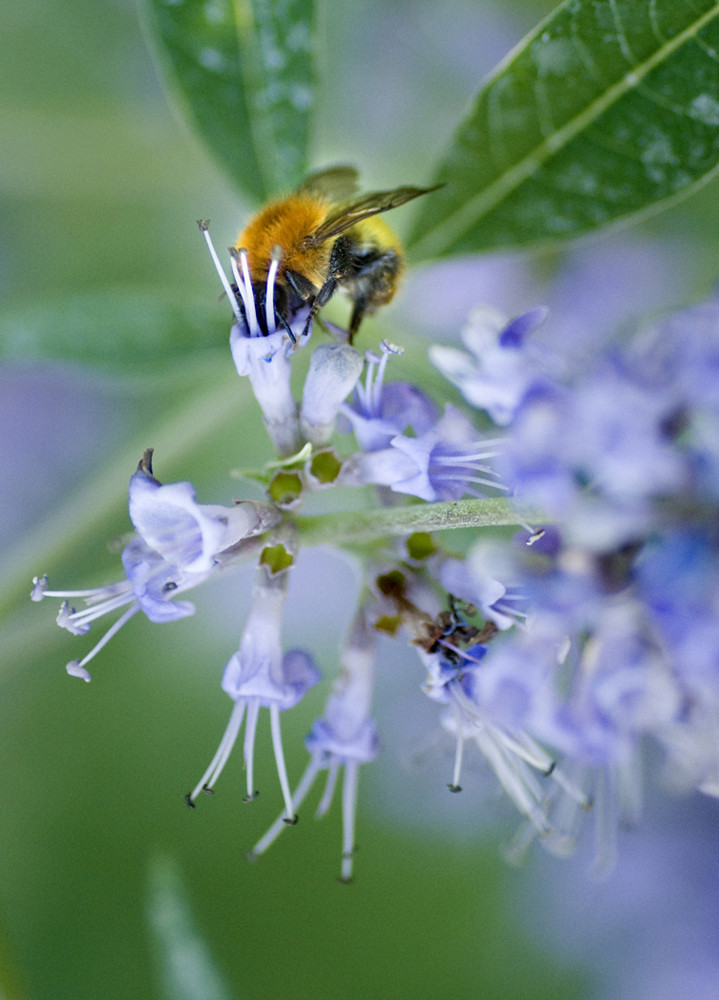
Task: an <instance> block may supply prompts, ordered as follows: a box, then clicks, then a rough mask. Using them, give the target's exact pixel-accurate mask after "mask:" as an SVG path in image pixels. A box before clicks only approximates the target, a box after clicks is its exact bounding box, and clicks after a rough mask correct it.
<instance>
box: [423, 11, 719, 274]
mask: <svg viewBox="0 0 719 1000" xmlns="http://www.w3.org/2000/svg"><path fill="white" fill-rule="evenodd" d="M717 163H719V4H718V3H716V2H714V0H711V2H710V0H690V2H686V0H683V2H682V3H677V2H675V0H568V2H566V3H564V4H563V5H562V6H561V7H559V8H558V9H557V11H556V12H555V13H554V14H552V15H551V16H550V17H549V18H548V19H547V20H546V21H545V22H544V23H543V24H541V25H540V26H539V27H538V28H537V30H536V31H535V32H533V33H532V34H531V35H530V36H529V37H528V38H527V39H525V41H524V42H522V44H521V45H520V46H518V48H517V49H515V50H514V52H512V53H510V55H509V56H508V57H507V59H506V60H505V62H504V63H503V64H501V65H500V67H499V68H498V70H497V71H496V73H495V74H494V75H493V76H492V77H491V78H490V79H489V80H488V81H487V83H486V84H485V86H484V87H483V88H482V90H481V91H480V93H479V95H478V96H477V98H476V101H475V102H474V105H473V107H472V109H471V111H470V113H469V114H468V116H467V117H466V118H465V120H464V121H463V122H462V124H461V125H460V127H459V129H458V131H457V133H456V134H455V136H454V139H453V142H452V145H451V146H450V148H449V150H448V152H447V154H446V156H445V158H444V160H443V162H442V163H441V165H440V167H439V169H438V172H437V175H436V178H435V181H436V182H438V183H444V185H445V186H444V187H443V188H442V189H441V190H440V191H438V192H436V193H435V194H433V195H432V196H431V197H430V198H427V199H425V200H424V202H423V204H422V205H421V206H420V214H419V216H418V219H417V221H416V225H415V227H414V230H413V232H412V234H411V237H410V239H409V241H408V244H409V245H410V246H411V247H412V255H413V257H414V258H415V259H418V258H422V257H432V256H441V255H443V254H450V253H469V252H473V251H477V250H487V249H493V248H502V247H516V246H521V245H529V244H535V243H541V242H552V241H556V240H561V239H566V238H569V237H572V236H575V235H578V234H580V233H584V232H588V231H591V230H593V229H597V228H599V227H600V226H603V225H606V224H607V223H610V222H613V221H615V220H616V219H619V218H622V217H624V216H628V215H631V214H634V213H637V212H640V211H642V210H646V209H649V208H650V207H651V206H653V205H655V204H657V203H659V202H662V201H665V200H667V199H671V198H675V197H677V196H678V195H680V194H685V193H687V192H688V191H689V190H690V189H691V188H692V187H693V186H694V185H696V184H697V183H699V182H700V181H702V180H704V179H706V178H707V177H708V176H709V175H710V174H711V173H712V172H713V171H715V169H716V167H717Z"/></svg>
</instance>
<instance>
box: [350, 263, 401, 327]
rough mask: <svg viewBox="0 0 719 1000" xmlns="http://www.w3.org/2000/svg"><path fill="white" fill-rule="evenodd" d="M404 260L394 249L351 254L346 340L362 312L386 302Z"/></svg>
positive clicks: (370, 311) (394, 285)
mask: <svg viewBox="0 0 719 1000" xmlns="http://www.w3.org/2000/svg"><path fill="white" fill-rule="evenodd" d="M403 267H404V262H403V260H402V258H401V257H400V255H399V254H398V253H397V251H396V250H393V249H389V250H384V251H373V252H372V253H371V254H365V255H363V256H362V257H361V258H360V257H357V258H355V274H354V276H353V279H352V282H351V285H350V288H349V291H350V294H351V296H352V300H353V302H354V307H353V309H352V317H351V319H350V327H349V335H350V343H352V338H353V337H354V335H355V334H356V333H357V331H358V330H359V326H360V323H361V322H362V320H363V319H364V316H365V314H367V313H372V312H374V311H375V309H376V308H377V307H378V306H383V305H386V304H387V303H388V302H389V301H390V300H391V299H392V297H393V295H394V293H395V291H396V289H397V282H398V279H399V276H400V274H401V273H402V270H403Z"/></svg>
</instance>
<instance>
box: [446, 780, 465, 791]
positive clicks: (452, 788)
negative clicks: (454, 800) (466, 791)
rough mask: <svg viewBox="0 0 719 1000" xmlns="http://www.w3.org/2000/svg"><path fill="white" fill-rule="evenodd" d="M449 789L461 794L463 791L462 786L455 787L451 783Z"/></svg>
mask: <svg viewBox="0 0 719 1000" xmlns="http://www.w3.org/2000/svg"><path fill="white" fill-rule="evenodd" d="M447 788H449V790H450V792H461V791H462V786H461V785H453V784H452V783H451V782H450V784H448V785H447Z"/></svg>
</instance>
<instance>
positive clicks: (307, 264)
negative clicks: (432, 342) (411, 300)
mask: <svg viewBox="0 0 719 1000" xmlns="http://www.w3.org/2000/svg"><path fill="white" fill-rule="evenodd" d="M357 178H358V174H357V171H356V170H355V169H354V168H353V167H344V166H342V167H331V168H329V169H327V170H321V171H318V172H316V173H313V174H310V176H309V177H307V178H306V179H305V180H304V181H303V182H302V183H301V184H300V186H299V187H298V188H297V190H296V191H294V192H293V193H292V194H290V195H289V196H287V197H285V198H280V199H278V200H277V201H272V202H270V203H269V204H268V205H266V206H265V207H264V208H262V209H261V210H260V211H259V212H258V213H257V214H256V215H255V216H254V217H253V218H252V219H251V220H250V222H249V223H248V224H247V226H246V227H245V228H244V229H243V230H242V232H241V233H240V235H239V237H238V238H237V242H236V243H235V245H234V247H231V248H230V254H231V255H232V258H233V273H234V275H235V285H234V286H232V291H233V293H234V292H235V291H236V292H237V293H238V294H236V295H234V298H235V299H236V300H237V302H238V305H239V303H240V300H241V302H242V311H243V314H244V318H245V320H246V322H249V323H250V325H253V322H254V323H256V326H257V327H258V328H259V330H258V332H261V333H262V334H265V335H267V334H269V333H273V332H275V330H276V329H277V327H278V326H279V327H283V328H284V329H285V330H287V332H288V333H289V334H290V336H291V337H292V339H293V340H294V339H295V337H294V335H293V333H292V331H291V329H290V323H291V322H292V320H293V318H294V317H295V316H296V314H297V313H298V311H299V310H300V309H302V308H303V307H305V306H309V313H308V315H307V319H306V322H305V328H304V330H305V332H306V331H307V330H308V328H309V325H310V323H311V322H312V320H313V318H314V317H315V316H316V315H317V313H318V312H319V310H320V309H321V308H322V307H323V306H324V305H326V304H327V302H329V300H330V299H331V298H332V296H333V295H334V293H335V291H336V290H337V289H338V288H340V289H342V290H343V291H344V292H346V294H347V295H348V296H349V298H350V301H351V303H352V313H351V317H350V322H349V330H348V333H349V340H350V343H351V342H352V340H353V338H354V336H355V335H356V333H357V331H358V330H359V327H360V323H361V322H362V320H363V318H364V317H365V316H366V315H369V314H370V313H373V312H374V311H375V309H377V308H378V307H379V306H383V305H385V304H386V303H387V302H389V301H390V300H391V299H392V297H393V296H394V294H395V292H396V290H397V286H398V283H399V280H400V278H401V276H402V272H403V271H404V267H405V264H404V255H403V253H402V247H401V245H400V242H399V240H398V238H397V236H396V235H395V233H394V232H393V231H392V230H391V229H390V227H389V226H388V225H387V224H386V223H385V222H384V220H383V219H380V218H378V216H379V215H380V214H381V213H382V212H388V211H390V209H393V208H397V207H399V206H400V205H403V204H404V203H405V202H407V201H411V200H412V199H413V198H418V197H419V196H420V195H423V194H427V193H429V192H430V191H433V190H435V189H434V188H420V187H399V188H394V189H393V190H391V191H372V192H370V193H367V194H357V187H358V185H357ZM201 228H206V224H204V223H203V224H201ZM216 263H217V262H216ZM238 265H239V266H238ZM250 289H251V294H250ZM250 299H251V300H252V301H250ZM236 312H237V310H236ZM248 314H249V315H248Z"/></svg>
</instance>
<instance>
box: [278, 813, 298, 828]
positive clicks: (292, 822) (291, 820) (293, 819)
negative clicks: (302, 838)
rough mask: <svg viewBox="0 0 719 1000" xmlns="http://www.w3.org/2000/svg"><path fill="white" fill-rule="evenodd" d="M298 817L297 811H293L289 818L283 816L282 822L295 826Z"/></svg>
mask: <svg viewBox="0 0 719 1000" xmlns="http://www.w3.org/2000/svg"><path fill="white" fill-rule="evenodd" d="M299 818H300V817H299V816H298V815H297V813H295V814H294V816H292V817H291V818H290V817H289V816H285V818H284V819H283V820H282V822H283V823H286V824H287V825H288V826H295V825H296V823H297V821H298V820H299Z"/></svg>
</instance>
